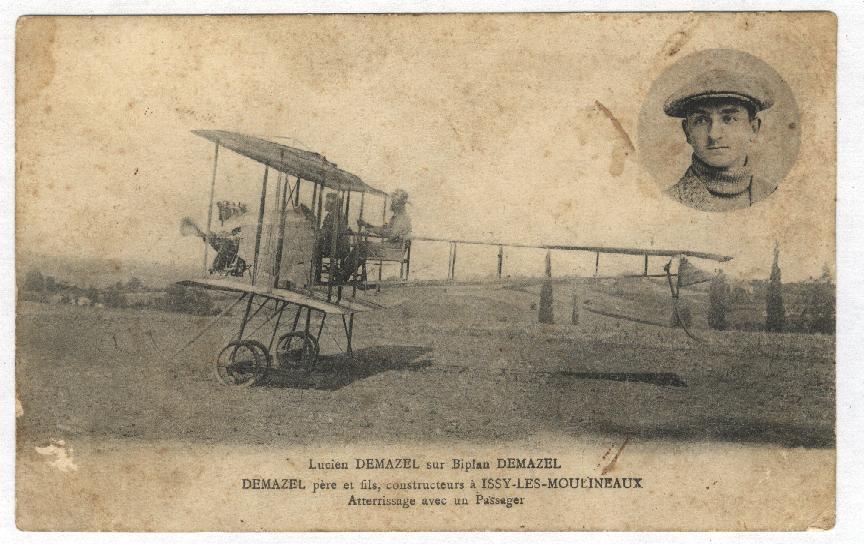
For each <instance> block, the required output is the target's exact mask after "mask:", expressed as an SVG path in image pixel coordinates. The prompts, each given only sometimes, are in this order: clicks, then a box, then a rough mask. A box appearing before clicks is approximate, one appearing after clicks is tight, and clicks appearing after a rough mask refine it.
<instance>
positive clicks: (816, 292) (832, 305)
mask: <svg viewBox="0 0 864 544" xmlns="http://www.w3.org/2000/svg"><path fill="white" fill-rule="evenodd" d="M809 290H810V293H809V294H808V296H807V306H806V307H805V309H804V317H805V323H806V326H807V329H808V331H809V332H818V333H823V334H832V333H833V332H834V330H835V323H836V294H835V286H834V280H833V279H832V277H831V271H830V270H829V269H828V266H827V265H826V266H825V267H823V268H822V275H821V276H820V277H819V279H818V280H815V281H813V282H812V283H811V284H810V289H809Z"/></svg>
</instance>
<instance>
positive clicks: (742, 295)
mask: <svg viewBox="0 0 864 544" xmlns="http://www.w3.org/2000/svg"><path fill="white" fill-rule="evenodd" d="M747 300H748V296H747V290H746V289H744V288H743V287H741V286H740V285H736V286H735V287H733V288H732V304H745V303H746V302H747Z"/></svg>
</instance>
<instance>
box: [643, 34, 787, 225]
mask: <svg viewBox="0 0 864 544" xmlns="http://www.w3.org/2000/svg"><path fill="white" fill-rule="evenodd" d="M799 140H800V128H799V122H798V106H797V104H796V102H795V97H794V95H793V94H792V90H791V89H790V88H789V85H787V84H786V82H785V81H783V78H781V77H780V75H779V74H778V73H777V72H776V71H775V70H774V69H773V68H772V67H771V66H769V65H768V64H766V63H765V62H763V61H762V60H760V59H758V58H756V57H754V56H752V55H749V54H747V53H743V52H741V51H734V50H731V49H709V50H704V51H699V52H697V53H694V54H692V55H689V56H687V57H684V58H682V59H681V60H680V61H678V62H677V63H676V64H674V65H672V66H671V67H669V68H668V69H667V70H666V71H665V72H663V73H662V74H661V75H660V76H659V77H658V78H657V79H656V80H655V81H654V83H653V84H652V85H651V89H650V90H649V91H648V96H647V97H646V98H645V101H644V102H643V104H642V109H641V111H640V113H639V127H638V142H639V162H640V164H641V165H642V166H643V167H644V168H645V169H647V170H648V171H649V172H650V173H651V174H652V175H653V176H654V178H655V179H656V180H657V181H658V183H660V184H661V185H662V186H663V192H664V194H665V195H666V196H667V197H669V198H671V199H673V200H676V201H678V202H680V203H681V204H684V205H686V206H689V207H691V208H694V209H697V210H702V211H728V210H737V209H742V208H748V207H750V206H752V205H754V204H756V203H757V202H760V201H762V200H764V199H766V198H768V197H769V196H771V195H772V194H773V193H774V192H775V191H776V190H777V189H778V187H779V186H780V184H781V183H782V181H783V178H784V177H785V176H786V174H788V173H789V170H790V169H791V168H792V165H793V164H794V162H795V158H796V156H797V155H798V144H799Z"/></svg>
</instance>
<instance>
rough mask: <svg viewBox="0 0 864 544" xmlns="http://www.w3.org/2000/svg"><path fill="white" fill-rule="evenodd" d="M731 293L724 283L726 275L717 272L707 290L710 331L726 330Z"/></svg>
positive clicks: (719, 271)
mask: <svg viewBox="0 0 864 544" xmlns="http://www.w3.org/2000/svg"><path fill="white" fill-rule="evenodd" d="M731 298H732V297H731V291H730V289H729V284H728V283H727V282H726V275H725V274H723V271H722V270H718V271H717V274H715V276H714V278H713V279H712V280H711V286H710V287H709V289H708V326H709V327H711V328H712V329H715V330H718V331H723V330H726V329H727V328H728V326H729V325H728V323H727V322H726V314H727V313H728V312H729V303H730V300H731Z"/></svg>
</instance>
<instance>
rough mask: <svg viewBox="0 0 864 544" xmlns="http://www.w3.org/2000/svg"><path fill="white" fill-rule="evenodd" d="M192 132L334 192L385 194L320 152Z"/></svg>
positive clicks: (231, 134) (220, 132)
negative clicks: (337, 165)
mask: <svg viewBox="0 0 864 544" xmlns="http://www.w3.org/2000/svg"><path fill="white" fill-rule="evenodd" d="M192 133H193V134H196V135H198V136H201V137H202V138H206V139H208V140H210V141H211V142H215V143H217V144H219V145H220V146H223V147H226V148H228V149H230V150H231V151H234V152H236V153H239V154H241V155H243V156H244V157H248V158H250V159H252V160H253V161H257V162H260V163H262V164H266V165H267V166H269V167H270V168H273V169H274V170H278V171H279V172H285V173H286V174H290V175H292V176H297V177H299V178H302V179H305V180H307V181H312V182H314V183H318V184H320V185H324V186H325V187H328V188H330V189H337V190H346V191H347V190H351V191H355V192H359V193H374V194H379V195H383V194H385V193H384V191H381V190H379V189H376V188H374V187H372V186H370V185H368V184H367V183H366V182H364V181H363V180H361V179H360V178H359V177H357V176H355V175H354V174H352V173H350V172H346V171H345V170H342V169H341V168H337V167H336V165H335V164H333V163H332V162H330V161H328V160H327V159H325V158H324V157H323V156H321V155H319V154H318V153H313V152H311V151H305V150H303V149H297V148H296V147H290V146H287V145H283V144H277V143H275V142H271V141H269V140H264V139H262V138H258V137H257V136H249V135H248V134H240V133H239V132H229V131H227V130H193V131H192Z"/></svg>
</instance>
